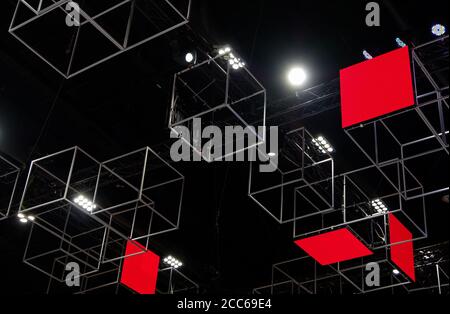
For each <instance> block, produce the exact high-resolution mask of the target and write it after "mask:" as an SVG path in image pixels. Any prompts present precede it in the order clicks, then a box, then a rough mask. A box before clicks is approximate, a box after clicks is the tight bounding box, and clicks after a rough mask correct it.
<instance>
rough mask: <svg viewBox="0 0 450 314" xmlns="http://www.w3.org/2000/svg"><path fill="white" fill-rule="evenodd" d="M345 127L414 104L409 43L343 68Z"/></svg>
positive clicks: (342, 107)
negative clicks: (406, 45) (407, 45)
mask: <svg viewBox="0 0 450 314" xmlns="http://www.w3.org/2000/svg"><path fill="white" fill-rule="evenodd" d="M340 84H341V113H342V127H343V128H347V127H349V126H352V125H355V124H360V123H362V122H365V121H368V120H371V119H375V118H378V117H381V116H383V115H386V114H388V113H392V112H394V111H397V110H400V109H404V108H407V107H410V106H413V105H414V102H415V101H414V90H413V82H412V74H411V62H410V57H409V49H408V47H404V48H400V49H396V50H394V51H391V52H389V53H386V54H384V55H381V56H379V57H376V58H373V59H371V60H367V61H365V62H362V63H359V64H356V65H353V66H351V67H348V68H346V69H343V70H341V71H340Z"/></svg>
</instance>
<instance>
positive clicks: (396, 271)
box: [392, 269, 400, 276]
mask: <svg viewBox="0 0 450 314" xmlns="http://www.w3.org/2000/svg"><path fill="white" fill-rule="evenodd" d="M392 273H393V274H394V275H396V276H397V275H400V271H399V270H398V269H394V270H393V271H392Z"/></svg>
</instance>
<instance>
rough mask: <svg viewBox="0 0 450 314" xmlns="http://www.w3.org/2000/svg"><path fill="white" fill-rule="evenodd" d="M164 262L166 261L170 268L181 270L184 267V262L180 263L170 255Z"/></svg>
mask: <svg viewBox="0 0 450 314" xmlns="http://www.w3.org/2000/svg"><path fill="white" fill-rule="evenodd" d="M163 261H164V264H166V265H169V266H170V267H173V268H179V267H181V266H183V263H182V262H180V261H179V260H177V259H176V258H173V257H172V256H170V255H169V256H168V257H166V258H165V259H164V260H163Z"/></svg>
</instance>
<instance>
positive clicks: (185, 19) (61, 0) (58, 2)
mask: <svg viewBox="0 0 450 314" xmlns="http://www.w3.org/2000/svg"><path fill="white" fill-rule="evenodd" d="M53 1H54V4H52V5H50V6H48V7H45V8H42V1H40V3H39V6H38V7H37V8H33V7H32V6H31V5H29V4H28V3H27V2H26V0H18V2H17V6H16V9H15V11H14V15H13V18H12V21H11V24H10V27H9V33H10V34H11V35H13V36H14V37H15V38H16V39H17V40H19V41H20V42H21V43H22V44H23V45H25V46H26V47H27V48H28V49H30V50H31V51H32V52H33V53H34V54H35V55H37V56H38V57H39V58H40V59H42V60H43V61H44V62H45V63H47V64H48V65H49V66H50V67H52V68H53V69H54V70H55V71H57V72H58V73H59V74H61V75H62V76H63V77H65V78H66V79H70V78H72V77H74V76H76V75H78V74H81V73H83V72H85V71H87V70H89V69H92V68H94V67H96V66H98V65H100V64H102V63H104V62H106V61H108V60H110V59H112V58H114V57H116V56H118V55H120V54H122V53H124V52H127V51H129V50H131V49H133V48H136V47H138V46H140V45H143V44H145V43H146V42H149V41H151V40H153V39H155V38H158V37H160V36H162V35H164V34H166V33H168V32H170V31H173V30H174V29H177V28H179V27H182V26H183V25H186V24H187V23H189V18H190V11H191V0H185V1H186V4H187V6H186V8H187V9H186V10H187V11H186V12H180V10H178V9H177V7H176V6H175V5H174V4H173V3H172V2H171V1H172V0H160V1H163V2H164V3H165V4H166V5H168V6H169V7H170V8H171V10H173V13H174V14H176V16H177V17H179V18H180V19H181V22H179V23H176V24H174V25H173V26H171V27H169V28H167V29H164V30H162V31H160V32H158V33H156V34H152V35H150V36H149V37H147V38H145V39H143V40H140V41H139V42H136V43H134V44H132V45H129V39H130V25H131V24H132V22H133V17H134V14H133V12H134V7H135V3H134V2H135V0H123V1H121V2H120V3H119V4H117V5H114V6H112V7H110V8H107V9H105V10H104V11H102V12H101V13H99V14H96V15H95V16H93V17H91V16H89V15H88V14H87V13H86V12H85V11H84V10H83V9H81V8H80V17H82V18H84V19H85V21H83V22H81V23H80V26H79V27H78V30H77V32H76V34H77V35H76V39H75V42H74V46H73V47H72V52H71V53H70V57H69V59H68V60H67V61H68V66H67V68H66V69H65V70H62V69H59V68H58V66H57V65H55V64H52V63H51V62H50V61H49V60H48V59H47V58H46V57H45V56H44V55H42V54H41V53H40V52H38V51H37V50H36V49H34V48H33V47H31V45H29V44H28V43H27V42H26V41H25V40H23V39H22V38H20V37H19V35H17V33H16V31H18V30H19V29H20V28H22V27H23V26H25V25H28V24H29V23H32V22H33V21H35V20H37V19H39V18H45V15H46V14H47V13H49V12H51V11H53V10H57V9H60V10H62V13H63V14H65V15H67V14H68V12H66V11H65V9H64V7H63V6H64V5H65V4H67V3H68V2H69V1H70V0H53ZM150 1H153V2H154V1H155V0H150ZM157 1H159V0H157ZM128 3H131V5H130V14H129V16H128V22H127V26H126V31H125V38H124V41H123V43H119V42H117V41H116V40H115V39H114V38H113V36H111V34H110V33H108V32H107V31H106V30H105V29H104V28H103V27H102V26H101V25H100V24H101V23H98V22H97V19H98V18H100V17H102V16H104V15H106V14H108V13H109V12H111V11H113V10H115V9H117V8H119V7H121V6H124V5H126V4H128ZM20 4H23V5H24V8H27V9H29V10H30V11H31V12H32V13H33V14H34V16H33V17H32V18H30V19H28V20H27V21H25V22H22V23H20V24H19V25H16V16H17V14H18V11H19V10H20V9H21V5H20ZM147 18H148V17H147ZM61 22H64V19H63V18H62V19H61ZM86 23H89V24H90V25H92V26H93V27H94V28H95V29H96V30H97V31H99V32H100V33H101V34H102V35H103V36H105V38H107V39H108V40H109V41H110V42H111V43H112V44H113V45H114V46H115V47H116V48H117V51H116V52H114V53H112V54H110V55H109V56H107V57H101V58H100V60H98V61H96V62H94V63H92V64H90V65H88V66H85V67H84V68H81V69H80V70H77V71H75V72H72V64H73V60H74V58H75V55H76V51H77V44H78V34H79V30H80V29H81V27H83V25H85V24H86ZM55 26H56V25H55ZM64 26H66V25H64Z"/></svg>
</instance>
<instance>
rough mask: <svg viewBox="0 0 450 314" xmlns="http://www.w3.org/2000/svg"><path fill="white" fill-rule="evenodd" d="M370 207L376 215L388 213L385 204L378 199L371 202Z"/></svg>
mask: <svg viewBox="0 0 450 314" xmlns="http://www.w3.org/2000/svg"><path fill="white" fill-rule="evenodd" d="M370 205H372V207H373V208H374V209H375V210H376V212H377V213H378V214H385V213H387V212H388V211H389V210H388V208H387V206H386V204H384V202H383V201H382V200H380V199H378V198H377V199H375V200H373V201H371V202H370Z"/></svg>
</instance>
